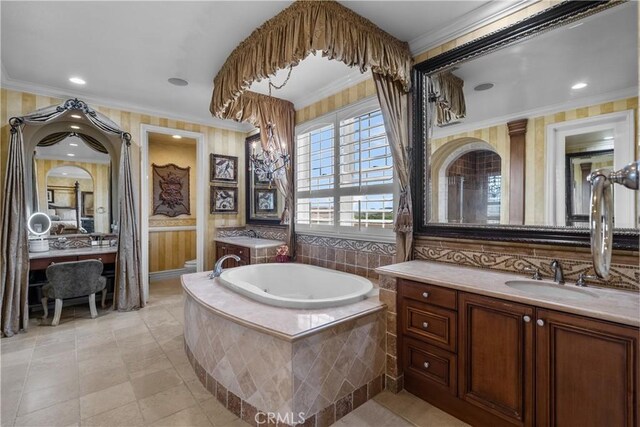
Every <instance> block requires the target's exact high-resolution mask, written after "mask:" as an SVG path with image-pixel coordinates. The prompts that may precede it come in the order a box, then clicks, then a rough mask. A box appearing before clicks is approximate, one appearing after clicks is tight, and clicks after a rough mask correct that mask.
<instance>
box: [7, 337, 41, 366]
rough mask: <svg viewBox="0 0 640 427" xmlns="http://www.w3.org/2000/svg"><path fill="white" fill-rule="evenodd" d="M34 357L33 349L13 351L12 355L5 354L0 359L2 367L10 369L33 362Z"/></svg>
mask: <svg viewBox="0 0 640 427" xmlns="http://www.w3.org/2000/svg"><path fill="white" fill-rule="evenodd" d="M3 339H5V338H3ZM34 348H35V347H34ZM32 355H33V348H25V349H24V350H19V351H13V352H11V353H7V354H3V355H2V357H0V366H2V368H8V367H11V366H16V365H23V364H25V363H29V362H30V361H31V356H32Z"/></svg>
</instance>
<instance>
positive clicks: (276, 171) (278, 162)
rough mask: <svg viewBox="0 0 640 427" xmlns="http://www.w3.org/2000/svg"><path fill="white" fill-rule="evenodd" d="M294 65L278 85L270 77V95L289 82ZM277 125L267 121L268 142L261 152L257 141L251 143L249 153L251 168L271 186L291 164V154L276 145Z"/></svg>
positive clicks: (260, 179)
mask: <svg viewBox="0 0 640 427" xmlns="http://www.w3.org/2000/svg"><path fill="white" fill-rule="evenodd" d="M292 69H293V65H291V66H290V67H289V73H288V74H287V78H286V79H285V81H284V82H283V83H282V84H281V85H279V86H277V85H275V84H273V82H272V81H271V77H269V97H271V88H272V87H273V88H275V89H282V88H283V87H284V85H286V84H287V82H288V81H289V78H291V70H292ZM274 128H275V125H274V124H273V123H272V122H268V123H267V129H266V132H267V144H266V146H264V147H262V151H261V152H260V153H256V143H255V142H253V143H252V144H251V155H249V161H250V162H251V166H250V170H252V171H253V173H254V174H255V175H256V176H257V177H258V180H259V181H261V182H268V183H269V188H271V184H272V183H273V180H274V179H276V178H280V177H282V176H284V174H285V171H286V167H287V165H288V164H289V160H290V156H289V154H282V153H280V151H279V150H278V147H277V146H276V142H275V138H274V136H273V129H274Z"/></svg>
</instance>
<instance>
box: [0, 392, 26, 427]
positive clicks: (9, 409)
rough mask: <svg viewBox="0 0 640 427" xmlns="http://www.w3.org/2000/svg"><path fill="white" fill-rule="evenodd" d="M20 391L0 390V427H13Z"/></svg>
mask: <svg viewBox="0 0 640 427" xmlns="http://www.w3.org/2000/svg"><path fill="white" fill-rule="evenodd" d="M21 395H22V392H21V391H20V390H13V391H10V390H5V389H4V388H3V389H2V390H0V422H1V425H3V426H5V425H7V426H8V425H13V420H14V419H15V418H16V414H17V413H18V405H19V404H20V396H21Z"/></svg>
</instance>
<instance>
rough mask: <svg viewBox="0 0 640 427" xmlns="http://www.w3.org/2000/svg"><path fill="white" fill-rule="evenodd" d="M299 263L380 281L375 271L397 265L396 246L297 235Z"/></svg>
mask: <svg viewBox="0 0 640 427" xmlns="http://www.w3.org/2000/svg"><path fill="white" fill-rule="evenodd" d="M296 236H297V237H296V243H297V249H296V253H297V262H301V263H303V264H311V265H316V266H318V267H326V268H331V269H334V270H338V271H344V272H347V273H352V274H357V275H359V276H362V277H367V278H369V279H373V280H374V281H375V280H377V279H378V274H377V273H376V272H375V269H376V268H378V267H380V266H383V265H389V264H393V263H394V259H395V254H396V245H395V244H394V243H381V242H371V241H362V240H352V239H340V238H335V237H321V236H312V235H308V234H297V235H296Z"/></svg>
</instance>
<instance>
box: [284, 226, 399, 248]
mask: <svg viewBox="0 0 640 427" xmlns="http://www.w3.org/2000/svg"><path fill="white" fill-rule="evenodd" d="M295 231H296V234H307V235H310V236H318V237H331V238H334V239H343V240H361V241H366V242H376V243H393V244H395V243H396V235H395V233H394V232H390V233H389V234H386V235H385V234H365V233H345V232H343V231H332V230H319V229H317V228H307V227H305V226H302V225H296V228H295Z"/></svg>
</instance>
